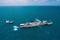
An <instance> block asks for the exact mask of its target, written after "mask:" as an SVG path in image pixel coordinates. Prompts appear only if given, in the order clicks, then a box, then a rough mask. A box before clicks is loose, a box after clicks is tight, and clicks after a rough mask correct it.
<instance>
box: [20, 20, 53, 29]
mask: <svg viewBox="0 0 60 40" xmlns="http://www.w3.org/2000/svg"><path fill="white" fill-rule="evenodd" d="M51 24H53V22H48V21H45V20H44V21H40V20H39V19H35V21H34V22H26V23H23V24H20V28H25V27H35V26H40V25H51Z"/></svg>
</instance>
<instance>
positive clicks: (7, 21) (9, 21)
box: [5, 20, 14, 24]
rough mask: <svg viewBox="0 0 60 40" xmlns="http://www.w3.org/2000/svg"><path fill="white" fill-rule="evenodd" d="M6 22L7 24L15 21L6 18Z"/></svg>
mask: <svg viewBox="0 0 60 40" xmlns="http://www.w3.org/2000/svg"><path fill="white" fill-rule="evenodd" d="M5 22H6V23H7V24H12V23H13V22H14V21H11V20H6V21H5Z"/></svg>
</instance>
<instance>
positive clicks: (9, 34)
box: [0, 6, 60, 40]
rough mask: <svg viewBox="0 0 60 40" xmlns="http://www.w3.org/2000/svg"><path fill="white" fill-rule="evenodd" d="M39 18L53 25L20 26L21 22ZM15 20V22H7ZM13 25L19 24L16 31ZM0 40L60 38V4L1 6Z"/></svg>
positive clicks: (58, 39)
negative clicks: (7, 21) (7, 22)
mask: <svg viewBox="0 0 60 40" xmlns="http://www.w3.org/2000/svg"><path fill="white" fill-rule="evenodd" d="M35 19H39V20H41V21H43V20H47V21H52V22H53V24H52V25H45V26H37V27H34V28H20V24H21V23H26V22H30V21H34V20H35ZM6 20H13V21H14V23H13V24H6V23H5V21H6ZM13 26H18V27H19V28H18V30H17V31H14V30H13ZM0 40H60V6H0Z"/></svg>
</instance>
